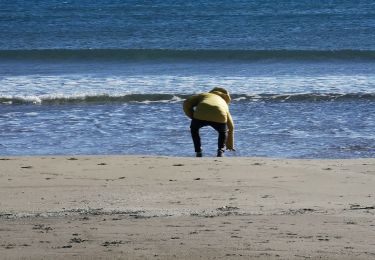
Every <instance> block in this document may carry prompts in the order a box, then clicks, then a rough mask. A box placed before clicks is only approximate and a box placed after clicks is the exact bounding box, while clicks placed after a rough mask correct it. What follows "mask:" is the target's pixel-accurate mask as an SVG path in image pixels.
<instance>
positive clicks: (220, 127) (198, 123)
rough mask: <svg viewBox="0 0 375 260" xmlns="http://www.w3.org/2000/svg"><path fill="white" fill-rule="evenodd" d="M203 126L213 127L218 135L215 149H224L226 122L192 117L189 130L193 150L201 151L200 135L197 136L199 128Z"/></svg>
mask: <svg viewBox="0 0 375 260" xmlns="http://www.w3.org/2000/svg"><path fill="white" fill-rule="evenodd" d="M204 126H211V127H212V128H213V129H215V130H216V131H217V132H218V134H219V137H218V139H217V149H218V150H224V147H225V142H226V140H227V124H226V123H216V122H210V121H204V120H199V119H193V120H191V124H190V131H191V137H192V138H193V142H194V149H195V152H201V151H202V148H201V137H200V136H199V129H201V128H202V127H204Z"/></svg>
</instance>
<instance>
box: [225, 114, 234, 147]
mask: <svg viewBox="0 0 375 260" xmlns="http://www.w3.org/2000/svg"><path fill="white" fill-rule="evenodd" d="M227 116H228V118H227V126H228V138H227V142H226V148H227V150H231V151H235V149H234V123H233V119H232V116H231V114H230V113H229V111H228V114H227Z"/></svg>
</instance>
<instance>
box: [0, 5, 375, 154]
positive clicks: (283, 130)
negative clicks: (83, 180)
mask: <svg viewBox="0 0 375 260" xmlns="http://www.w3.org/2000/svg"><path fill="white" fill-rule="evenodd" d="M217 86H221V87H224V88H227V89H228V90H229V92H230V93H231V95H232V98H233V102H232V103H231V105H230V109H231V113H232V117H233V119H234V122H235V145H236V148H237V151H236V152H228V153H226V156H265V157H280V158H369V157H375V2H374V1H370V0H364V1H349V0H344V1H334V0H332V1H326V0H315V1H310V0H299V1H297V0H291V1H275V0H273V1H272V0H264V1H242V0H241V1H240V0H231V1H226V0H222V1H171V0H163V1H159V0H156V1H135V0H128V1H114V0H112V1H102V0H97V1H87V0H82V1H55V0H49V1H47V0H35V1H25V0H13V1H10V0H9V1H8V0H0V155H1V156H13V155H73V154H85V155H94V154H101V155H110V154H125V155H130V154H131V155H138V154H142V155H166V156H193V155H194V153H193V144H192V141H191V138H190V132H189V123H190V122H189V120H188V118H187V117H186V116H185V115H184V114H183V111H182V102H183V100H184V99H185V98H186V97H187V96H189V95H192V94H195V93H200V92H206V91H209V90H210V89H212V88H213V87H217ZM201 134H202V143H203V149H204V154H205V155H206V156H213V155H215V150H216V147H215V144H216V138H217V136H216V133H215V131H214V130H213V129H210V128H203V129H202V130H201Z"/></svg>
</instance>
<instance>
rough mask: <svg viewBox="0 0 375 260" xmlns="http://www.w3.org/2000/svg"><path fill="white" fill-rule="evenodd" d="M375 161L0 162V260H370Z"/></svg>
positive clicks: (374, 242) (374, 237)
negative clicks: (1, 259) (0, 259)
mask: <svg viewBox="0 0 375 260" xmlns="http://www.w3.org/2000/svg"><path fill="white" fill-rule="evenodd" d="M374 187H375V159H358V160H284V159H283V160H278V159H266V158H178V157H142V156H86V157H85V156H79V157H71V156H59V157H2V158H0V196H1V200H0V254H1V257H2V258H4V259H51V258H53V259H199V258H200V259H252V258H254V259H317V258H319V259H374V258H375V217H374V214H375V188H374Z"/></svg>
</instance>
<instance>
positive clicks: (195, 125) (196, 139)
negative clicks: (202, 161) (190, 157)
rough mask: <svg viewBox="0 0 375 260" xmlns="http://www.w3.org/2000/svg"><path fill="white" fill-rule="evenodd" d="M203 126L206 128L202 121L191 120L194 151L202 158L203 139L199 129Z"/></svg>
mask: <svg viewBox="0 0 375 260" xmlns="http://www.w3.org/2000/svg"><path fill="white" fill-rule="evenodd" d="M203 126H205V124H204V122H203V121H202V120H197V119H192V120H191V124H190V132H191V137H192V139H193V143H194V150H195V152H196V153H197V157H201V156H202V147H201V137H200V135H199V129H200V128H201V127H203Z"/></svg>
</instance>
